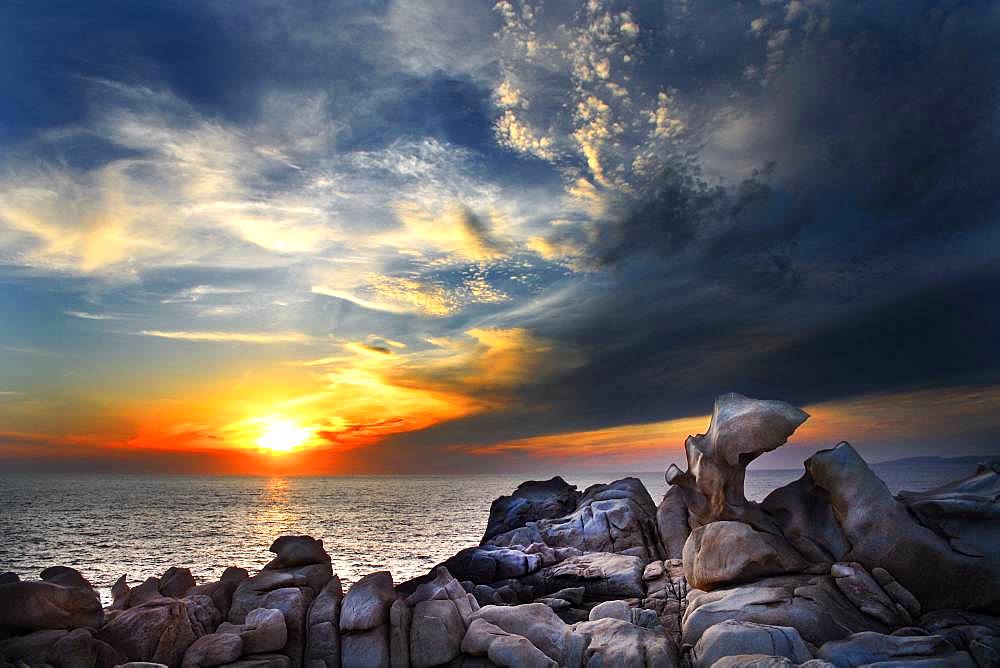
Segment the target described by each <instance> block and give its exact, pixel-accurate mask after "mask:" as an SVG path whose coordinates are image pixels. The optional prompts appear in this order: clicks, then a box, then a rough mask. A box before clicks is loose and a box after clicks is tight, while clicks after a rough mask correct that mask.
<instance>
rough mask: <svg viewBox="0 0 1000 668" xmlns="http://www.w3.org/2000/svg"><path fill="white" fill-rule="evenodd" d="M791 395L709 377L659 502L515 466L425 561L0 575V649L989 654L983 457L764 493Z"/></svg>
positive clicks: (260, 666) (294, 659) (747, 657)
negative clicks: (481, 523) (914, 489)
mask: <svg viewBox="0 0 1000 668" xmlns="http://www.w3.org/2000/svg"><path fill="white" fill-rule="evenodd" d="M806 417H807V416H806V414H805V413H803V412H802V411H800V410H799V409H797V408H794V407H792V406H790V405H789V404H786V403H784V402H780V401H757V400H754V399H749V398H747V397H743V396H740V395H733V394H730V395H725V396H722V397H720V398H719V399H718V400H717V401H716V404H715V408H714V411H713V414H712V418H711V423H710V425H709V428H708V430H707V432H706V433H705V434H702V435H697V436H691V437H689V438H688V439H687V442H686V445H685V449H686V455H687V464H688V468H687V470H686V471H681V470H680V469H679V468H677V467H672V468H671V469H670V470H669V471H668V472H667V478H668V480H669V481H670V482H671V483H672V486H671V487H670V489H669V491H668V492H667V494H666V495H665V496H664V497H663V499H662V501H661V502H660V504H659V505H658V506H657V505H656V504H654V502H653V499H652V498H650V496H649V494H648V492H647V491H646V490H645V488H644V487H643V485H642V484H641V483H640V482H639V481H638V480H636V479H635V478H625V479H623V480H618V481H615V482H612V483H609V484H606V485H595V486H592V487H590V488H588V489H587V490H584V491H583V492H578V491H577V490H576V488H575V487H574V486H572V485H569V484H567V483H566V482H565V481H564V480H562V479H561V478H558V477H557V478H552V479H551V480H547V481H542V482H528V483H524V484H522V485H521V486H519V487H518V488H517V489H516V490H515V491H514V492H513V494H512V495H510V496H504V497H501V498H499V499H497V500H496V501H495V502H494V503H493V505H492V507H491V508H490V517H489V522H488V525H487V529H486V533H485V535H484V537H483V540H482V542H481V544H480V545H477V546H470V547H469V548H467V549H465V550H462V551H461V552H459V553H458V554H456V555H455V556H454V557H452V558H450V559H448V560H446V561H445V562H444V563H443V564H441V565H440V566H439V567H437V568H436V569H434V570H433V571H432V572H431V573H429V574H427V575H426V576H424V577H421V578H417V579H415V580H411V581H409V582H404V583H401V584H398V585H397V584H396V583H394V582H393V579H392V575H391V574H390V573H388V572H378V573H372V574H370V575H368V576H366V577H364V578H361V579H360V580H359V581H358V582H355V583H354V584H353V585H352V586H351V587H349V588H348V589H347V592H346V594H345V592H344V587H343V586H342V584H341V581H340V579H339V578H338V577H337V576H336V575H334V574H333V573H332V569H331V566H330V563H331V560H330V557H329V555H328V554H327V552H326V550H325V549H324V547H323V542H322V541H321V540H317V539H314V538H312V537H310V536H281V537H279V538H278V539H277V540H275V541H274V543H273V544H272V545H271V551H272V552H273V553H274V554H275V557H274V559H272V560H271V561H270V562H269V563H268V564H266V565H265V566H264V567H263V568H261V569H260V570H259V571H257V572H256V573H254V574H253V575H251V574H250V573H249V572H248V571H246V570H244V569H240V568H235V567H232V568H228V569H226V571H225V572H224V573H223V574H222V576H221V577H220V579H219V580H217V581H214V582H205V583H201V584H197V583H196V582H195V580H194V578H193V577H192V575H191V572H190V571H189V570H188V569H186V568H180V567H175V568H171V569H168V570H167V571H166V572H165V573H163V574H162V575H160V576H153V577H148V578H147V579H146V580H145V581H143V582H141V584H138V585H137V586H134V587H130V586H129V585H128V583H127V578H126V577H125V576H122V578H121V579H120V580H119V581H118V582H116V583H115V584H114V586H113V587H112V595H113V603H112V605H111V606H110V607H109V608H108V609H107V610H102V609H101V607H100V603H99V598H98V597H97V594H96V592H95V591H94V589H93V588H92V587H91V584H90V583H89V582H88V581H87V579H86V578H85V577H84V576H83V575H82V574H80V573H78V572H77V571H75V570H73V569H71V568H68V567H63V566H59V567H52V568H47V569H45V570H44V571H42V573H41V579H40V580H37V581H35V580H29V581H22V580H21V579H20V578H18V577H17V576H16V575H14V574H8V573H4V574H0V602H2V603H3V605H0V668H15V667H16V668H21V667H22V666H39V667H42V666H46V667H49V666H51V667H52V668H70V667H72V668H77V667H80V668H97V667H100V668H104V667H105V666H107V667H108V668H111V666H116V665H123V666H128V667H130V668H159V667H160V666H173V667H177V666H179V667H181V668H201V667H206V668H207V667H209V666H225V667H227V668H295V667H298V666H306V667H307V668H339V667H341V666H344V667H350V666H365V667H367V666H378V667H382V666H384V667H386V668H390V667H391V668H407V667H410V666H413V667H416V668H430V667H431V666H445V665H446V666H453V667H469V668H471V667H472V666H483V667H485V666H510V667H515V666H517V667H520V666H527V667H529V668H534V667H538V668H548V667H551V666H570V667H573V668H581V667H583V666H592V667H595V668H596V667H597V666H601V667H610V666H616V667H617V666H625V667H632V666H634V667H636V668H638V667H643V668H648V667H653V666H656V667H664V668H670V667H673V666H682V665H683V666H694V667H696V668H700V667H702V666H705V667H708V666H712V667H714V668H727V667H729V668H736V667H744V668H768V667H777V666H799V667H802V668H830V667H831V666H833V667H835V668H843V667H848V666H850V667H852V668H853V667H855V666H875V665H877V666H880V667H882V668H887V667H891V666H979V667H981V668H982V667H985V666H1000V564H998V559H1000V545H998V541H1000V511H998V498H1000V470H998V469H997V467H983V468H980V469H979V471H977V472H976V473H975V474H973V475H971V476H969V477H967V478H965V479H963V480H959V481H956V482H954V483H951V484H948V485H944V486H942V487H939V488H937V489H933V490H929V491H926V492H920V493H907V492H903V493H900V494H899V495H897V496H895V497H894V496H893V495H892V494H890V493H889V491H888V489H887V488H886V487H885V485H884V484H883V483H882V481H881V480H879V479H878V477H877V476H876V475H875V474H874V473H873V472H872V471H871V469H870V468H869V467H868V466H867V464H865V462H864V460H862V459H861V457H860V456H859V455H858V453H857V452H856V451H855V450H854V449H853V448H852V447H851V446H850V445H848V444H847V443H841V444H839V445H837V446H836V447H834V448H832V449H829V450H823V451H820V452H818V453H816V454H815V455H813V456H812V457H810V458H809V459H808V460H807V461H806V463H805V472H804V474H803V476H802V477H801V478H800V479H799V480H796V481H795V482H793V483H791V484H789V485H786V486H784V487H782V488H780V489H777V490H775V491H774V492H772V493H771V494H770V495H769V496H768V497H767V498H766V499H765V500H764V502H762V503H760V504H757V503H752V502H750V501H748V500H747V499H746V498H745V495H744V492H743V482H744V477H745V471H746V467H747V465H748V464H749V463H750V462H752V461H753V460H754V459H755V458H756V457H758V456H759V455H760V454H762V453H764V452H768V451H770V450H773V449H775V448H777V447H779V446H781V445H782V444H783V443H784V442H785V440H786V439H787V438H788V437H789V436H790V435H791V434H792V433H793V432H794V431H795V429H796V428H797V427H798V426H799V425H800V424H802V422H803V421H804V420H805V419H806Z"/></svg>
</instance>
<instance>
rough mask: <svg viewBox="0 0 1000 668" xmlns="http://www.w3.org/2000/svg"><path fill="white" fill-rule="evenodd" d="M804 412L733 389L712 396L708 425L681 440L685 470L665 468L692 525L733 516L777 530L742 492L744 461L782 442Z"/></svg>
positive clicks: (797, 424)
mask: <svg viewBox="0 0 1000 668" xmlns="http://www.w3.org/2000/svg"><path fill="white" fill-rule="evenodd" d="M808 417H809V415H808V414H806V413H805V412H803V411H801V410H799V409H798V408H795V407H794V406H792V405H790V404H787V403H785V402H783V401H763V400H759V399H750V398H747V397H745V396H743V395H741V394H735V393H731V394H724V395H722V396H720V397H719V398H718V399H716V400H715V406H714V408H713V410H712V419H711V422H710V423H709V426H708V431H707V432H706V433H704V434H699V435H697V436H689V437H688V438H687V441H685V443H684V450H685V454H686V456H687V471H681V470H680V469H679V468H677V467H676V466H673V465H671V467H670V468H669V469H668V470H667V482H669V483H670V484H671V485H675V486H677V487H679V488H680V489H681V490H682V494H683V496H684V501H685V505H686V506H687V509H688V514H689V524H690V525H691V527H698V526H701V525H704V524H710V523H712V522H716V521H718V520H736V521H740V522H746V523H747V524H750V525H751V526H753V527H754V528H756V529H759V530H761V531H765V532H768V533H776V532H777V526H776V525H775V524H774V521H773V520H771V519H770V518H769V517H768V516H767V515H766V514H764V513H763V512H762V511H761V510H760V508H759V507H758V506H757V504H754V503H750V502H749V501H747V499H746V497H745V496H744V491H743V481H744V478H745V476H746V467H747V465H748V464H750V462H752V461H753V460H754V459H756V458H757V457H759V456H760V455H762V454H764V453H765V452H770V451H771V450H774V449H775V448H777V447H779V446H781V445H783V444H784V443H785V441H787V440H788V437H789V436H791V435H792V432H794V431H795V430H796V429H797V428H798V427H799V425H801V424H802V423H803V422H805V421H806V419H808Z"/></svg>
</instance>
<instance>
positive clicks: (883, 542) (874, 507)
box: [805, 443, 1000, 612]
mask: <svg viewBox="0 0 1000 668" xmlns="http://www.w3.org/2000/svg"><path fill="white" fill-rule="evenodd" d="M805 465H806V470H807V471H808V473H809V476H810V478H811V479H812V481H813V483H814V484H815V485H816V486H817V487H819V488H821V489H823V490H825V491H826V494H827V496H828V500H829V503H830V507H831V508H832V510H833V513H834V515H835V516H836V518H837V522H838V524H839V525H840V528H841V530H842V531H843V533H844V537H845V538H846V539H847V541H848V542H849V543H850V545H851V550H850V551H849V552H848V553H847V555H845V558H844V560H845V561H856V562H859V563H861V564H863V565H864V566H865V567H866V568H870V569H871V568H875V567H881V568H884V569H885V570H886V571H887V572H889V573H892V575H893V577H894V578H895V579H896V580H897V581H899V583H900V584H901V585H902V586H903V587H905V588H906V589H907V590H909V591H910V592H912V593H913V595H914V596H915V597H916V598H917V600H918V601H919V602H920V604H921V606H922V607H923V608H924V609H937V608H970V609H978V610H988V611H989V610H992V611H996V612H1000V587H997V586H996V583H997V582H998V581H1000V550H996V549H995V543H994V544H993V545H994V549H992V550H980V551H982V552H985V554H983V555H982V556H973V555H970V554H969V552H970V550H969V549H962V550H957V549H955V545H956V541H958V544H959V545H962V544H968V545H974V544H975V545H979V544H980V542H979V539H978V538H975V536H974V535H975V534H977V533H981V532H985V534H983V535H986V539H985V541H986V543H988V542H989V540H990V539H989V535H992V534H991V533H990V532H992V531H993V529H992V527H993V526H994V525H995V522H994V521H981V522H975V523H973V524H972V525H964V526H966V528H967V529H968V531H967V532H966V533H965V534H964V538H963V537H962V536H955V535H951V536H950V537H949V533H948V531H945V530H944V529H942V528H941V526H943V525H936V526H937V527H938V530H941V531H943V532H944V533H938V532H937V531H936V530H935V528H932V527H928V526H925V525H924V524H921V523H920V522H919V521H917V517H919V515H918V514H917V513H916V512H915V511H912V510H911V508H910V507H908V506H907V505H906V504H905V503H903V502H901V501H898V500H896V499H895V498H894V497H893V496H892V495H891V494H890V493H889V490H888V488H887V487H886V486H885V483H883V482H882V481H881V480H880V479H879V478H878V476H876V475H875V473H874V472H872V470H871V469H870V468H869V467H868V465H867V464H866V463H865V462H864V460H863V459H862V458H861V456H860V455H858V453H857V452H856V451H855V450H854V448H852V447H851V446H850V444H848V443H840V444H839V445H837V447H835V448H833V449H830V450H822V451H820V452H818V453H816V454H815V455H813V456H812V457H810V458H809V459H808V460H806V464H805ZM911 498H912V497H911ZM922 498H924V499H925V500H926V499H930V498H933V497H931V496H925V497H922ZM984 503H985V502H984ZM993 503H995V502H993ZM975 505H976V506H977V508H978V507H979V505H981V504H980V503H979V502H976V504H975ZM943 507H944V506H942V508H943ZM981 510H982V509H981V508H980V509H979V510H976V511H975V516H976V517H980V518H982V516H983V515H982V512H985V511H982V512H980V511H981ZM956 512H957V511H956ZM970 512H972V511H970ZM958 526H963V525H962V524H961V523H959V524H956V525H955V526H953V527H952V528H951V530H957V529H956V527H958ZM976 527H979V528H976ZM987 534H989V535H987ZM963 541H964V543H963ZM983 545H984V546H985V543H983ZM929 574H933V576H932V577H929Z"/></svg>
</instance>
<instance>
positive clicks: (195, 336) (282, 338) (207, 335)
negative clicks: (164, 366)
mask: <svg viewBox="0 0 1000 668" xmlns="http://www.w3.org/2000/svg"><path fill="white" fill-rule="evenodd" d="M140 334H142V335H143V336H154V337H156V338H160V339H177V340H179V341H198V342H210V343H225V342H232V343H262V344H269V343H310V342H312V341H315V338H314V337H311V336H307V335H306V334H301V333H299V332H257V333H251V332H185V331H162V330H157V329H145V330H143V331H142V332H140Z"/></svg>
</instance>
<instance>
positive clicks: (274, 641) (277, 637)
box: [215, 608, 288, 654]
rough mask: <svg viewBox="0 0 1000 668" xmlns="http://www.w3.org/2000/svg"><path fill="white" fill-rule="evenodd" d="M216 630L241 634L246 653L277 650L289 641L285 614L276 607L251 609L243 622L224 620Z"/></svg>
mask: <svg viewBox="0 0 1000 668" xmlns="http://www.w3.org/2000/svg"><path fill="white" fill-rule="evenodd" d="M215 632H216V633H217V634H228V635H236V636H239V638H240V640H241V642H242V648H243V653H244V654H264V653H267V652H277V651H280V650H281V649H283V648H284V647H285V645H286V644H287V642H288V627H287V626H286V625H285V615H284V613H283V612H282V611H281V610H277V609H274V608H257V609H256V610H251V611H250V613H249V614H247V616H246V619H245V620H244V622H243V623H242V624H233V623H230V622H223V623H222V624H220V625H219V628H217V629H216V631H215Z"/></svg>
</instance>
